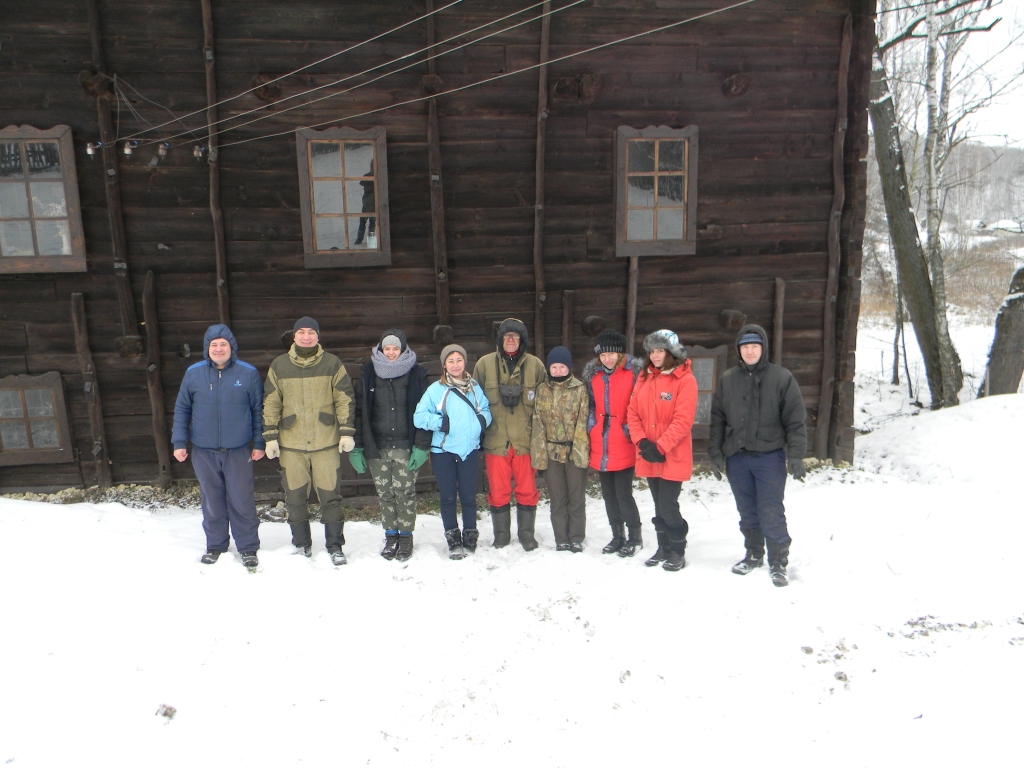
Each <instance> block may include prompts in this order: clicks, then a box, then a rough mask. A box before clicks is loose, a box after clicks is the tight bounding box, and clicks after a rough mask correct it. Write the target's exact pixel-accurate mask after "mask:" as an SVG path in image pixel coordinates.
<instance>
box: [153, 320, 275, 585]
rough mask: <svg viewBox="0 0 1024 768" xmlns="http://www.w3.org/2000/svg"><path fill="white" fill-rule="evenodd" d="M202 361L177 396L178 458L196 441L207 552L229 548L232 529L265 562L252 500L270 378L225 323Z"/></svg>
mask: <svg viewBox="0 0 1024 768" xmlns="http://www.w3.org/2000/svg"><path fill="white" fill-rule="evenodd" d="M203 357H204V358H205V360H204V361H203V362H201V363H196V364H195V365H193V366H191V367H189V369H188V370H187V371H185V377H184V378H183V379H182V381H181V389H180V390H179V391H178V400H177V402H175V404H174V430H173V433H172V436H171V442H172V443H173V444H174V458H176V459H177V460H178V461H185V459H186V458H188V449H187V448H186V446H187V444H188V442H189V440H191V441H192V467H193V468H194V469H195V472H196V478H197V479H198V480H199V488H200V490H201V491H202V496H203V530H204V531H206V554H204V555H203V557H202V561H203V562H204V563H207V564H212V563H215V562H217V558H218V557H220V555H221V553H222V552H227V551H228V529H229V528H230V532H231V536H233V537H234V539H235V547H237V548H238V551H239V553H240V554H241V556H242V562H243V563H244V564H245V565H246V566H247V567H249V568H255V567H256V565H257V564H258V560H257V557H256V552H257V550H259V548H260V538H259V531H258V529H259V524H260V522H259V518H258V517H257V515H256V503H255V501H254V500H253V477H252V463H253V462H254V461H259V460H260V459H262V458H263V449H264V447H265V443H264V442H263V437H262V432H263V382H262V381H260V375H259V373H258V372H257V371H256V369H255V368H253V367H252V366H251V365H249V364H248V363H243V362H242V361H241V360H239V359H238V344H237V342H236V341H235V336H234V334H232V333H231V330H230V329H229V328H228V327H227V326H226V325H211V326H210V327H209V329H207V331H206V337H205V338H204V339H203Z"/></svg>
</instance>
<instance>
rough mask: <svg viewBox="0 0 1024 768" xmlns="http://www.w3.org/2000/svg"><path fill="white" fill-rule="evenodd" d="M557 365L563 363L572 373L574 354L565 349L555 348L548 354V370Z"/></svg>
mask: <svg viewBox="0 0 1024 768" xmlns="http://www.w3.org/2000/svg"><path fill="white" fill-rule="evenodd" d="M555 363H561V364H562V365H564V366H565V367H566V368H568V369H569V370H570V371H571V370H572V353H571V352H570V351H569V350H568V349H566V348H565V347H554V348H553V349H552V350H551V351H550V352H548V368H551V366H552V365H554V364H555Z"/></svg>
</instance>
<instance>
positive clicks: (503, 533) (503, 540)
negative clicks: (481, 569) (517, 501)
mask: <svg viewBox="0 0 1024 768" xmlns="http://www.w3.org/2000/svg"><path fill="white" fill-rule="evenodd" d="M491 524H492V525H493V526H494V548H495V549H501V548H502V547H507V546H508V545H509V544H511V543H512V505H511V504H504V505H502V506H500V507H491Z"/></svg>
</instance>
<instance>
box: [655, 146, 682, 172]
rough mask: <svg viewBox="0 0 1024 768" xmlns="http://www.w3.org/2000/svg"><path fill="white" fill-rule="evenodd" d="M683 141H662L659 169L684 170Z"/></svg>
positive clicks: (659, 149) (659, 153)
mask: <svg viewBox="0 0 1024 768" xmlns="http://www.w3.org/2000/svg"><path fill="white" fill-rule="evenodd" d="M684 143H685V142H682V141H662V142H660V146H659V147H658V170H659V171H682V170H684V169H683V145H684Z"/></svg>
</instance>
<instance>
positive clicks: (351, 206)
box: [345, 179, 374, 213]
mask: <svg viewBox="0 0 1024 768" xmlns="http://www.w3.org/2000/svg"><path fill="white" fill-rule="evenodd" d="M345 204H346V205H347V206H348V210H349V211H351V212H357V211H362V212H364V213H372V212H373V208H374V198H373V180H372V179H368V180H364V181H346V182H345Z"/></svg>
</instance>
